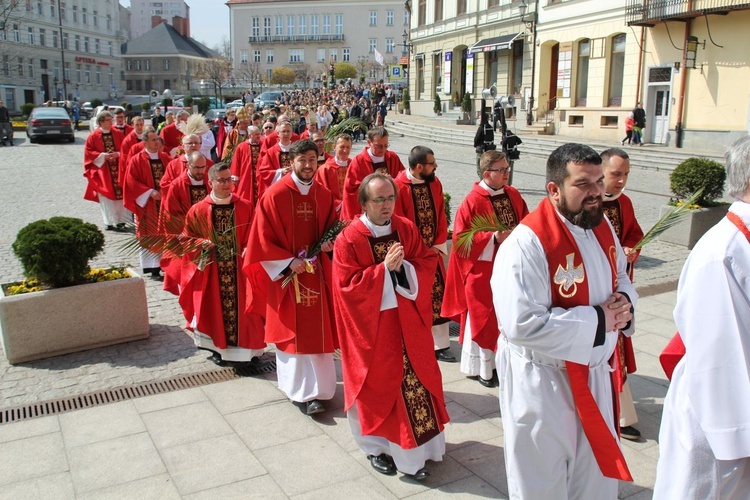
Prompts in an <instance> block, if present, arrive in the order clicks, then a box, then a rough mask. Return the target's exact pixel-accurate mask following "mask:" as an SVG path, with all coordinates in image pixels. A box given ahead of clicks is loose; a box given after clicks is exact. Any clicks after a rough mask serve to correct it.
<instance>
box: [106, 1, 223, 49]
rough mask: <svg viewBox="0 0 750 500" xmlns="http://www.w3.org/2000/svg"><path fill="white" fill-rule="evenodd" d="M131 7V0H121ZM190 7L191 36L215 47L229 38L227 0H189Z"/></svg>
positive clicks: (124, 4)
mask: <svg viewBox="0 0 750 500" xmlns="http://www.w3.org/2000/svg"><path fill="white" fill-rule="evenodd" d="M120 4H121V5H123V6H125V7H130V0H120ZM187 4H188V6H189V7H190V36H191V37H192V38H195V39H196V40H198V41H199V42H201V43H203V44H204V45H206V46H208V47H209V48H214V47H216V46H217V45H219V43H220V42H221V40H222V38H226V39H227V40H228V39H229V7H227V6H226V1H225V0H187Z"/></svg>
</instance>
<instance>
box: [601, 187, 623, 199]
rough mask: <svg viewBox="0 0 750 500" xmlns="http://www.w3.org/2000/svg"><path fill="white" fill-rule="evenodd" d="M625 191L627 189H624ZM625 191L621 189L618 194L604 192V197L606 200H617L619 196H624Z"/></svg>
mask: <svg viewBox="0 0 750 500" xmlns="http://www.w3.org/2000/svg"><path fill="white" fill-rule="evenodd" d="M623 191H625V190H624V189H623ZM623 191H620V192H619V193H618V194H609V193H604V196H603V199H604V201H615V200H616V199H617V198H619V197H620V196H622V193H623Z"/></svg>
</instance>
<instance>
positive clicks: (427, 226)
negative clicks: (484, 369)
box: [394, 170, 450, 325]
mask: <svg viewBox="0 0 750 500" xmlns="http://www.w3.org/2000/svg"><path fill="white" fill-rule="evenodd" d="M394 181H396V187H397V188H398V198H397V199H396V207H395V211H394V213H395V214H396V215H401V216H404V217H406V218H407V219H409V220H410V221H412V222H413V223H414V224H416V226H417V229H418V230H419V233H420V235H421V236H422V241H424V243H425V245H427V247H428V248H430V247H432V246H434V245H440V244H442V243H445V240H447V239H448V221H447V220H446V218H445V202H444V200H443V185H442V184H441V183H440V180H439V179H438V178H435V181H434V182H430V183H422V184H412V182H411V180H409V177H408V176H407V175H406V170H402V171H401V172H399V173H398V175H397V176H396V178H395V179H394ZM444 291H445V263H444V262H443V259H442V258H440V259H438V266H437V269H436V270H435V278H434V281H433V283H432V324H433V325H441V324H443V323H447V322H448V321H450V319H448V318H443V317H441V316H440V309H441V308H442V306H443V294H444Z"/></svg>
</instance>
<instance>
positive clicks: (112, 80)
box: [109, 68, 123, 87]
mask: <svg viewBox="0 0 750 500" xmlns="http://www.w3.org/2000/svg"><path fill="white" fill-rule="evenodd" d="M120 79H121V80H122V79H123V76H122V74H120ZM109 85H110V86H111V87H114V85H115V70H114V69H113V68H109Z"/></svg>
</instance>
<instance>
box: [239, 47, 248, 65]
mask: <svg viewBox="0 0 750 500" xmlns="http://www.w3.org/2000/svg"><path fill="white" fill-rule="evenodd" d="M240 62H241V63H246V62H247V51H246V50H241V51H240Z"/></svg>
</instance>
